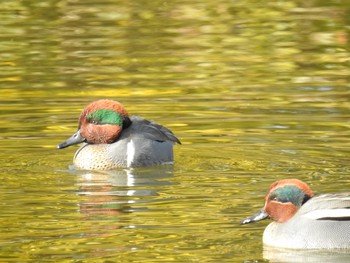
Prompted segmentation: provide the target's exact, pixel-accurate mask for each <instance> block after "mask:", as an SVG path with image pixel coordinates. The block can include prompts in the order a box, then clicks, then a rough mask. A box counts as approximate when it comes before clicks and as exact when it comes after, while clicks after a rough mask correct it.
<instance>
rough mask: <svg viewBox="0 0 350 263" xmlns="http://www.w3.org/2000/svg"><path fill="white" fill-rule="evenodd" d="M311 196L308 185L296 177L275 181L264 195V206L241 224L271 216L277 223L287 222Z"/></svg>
mask: <svg viewBox="0 0 350 263" xmlns="http://www.w3.org/2000/svg"><path fill="white" fill-rule="evenodd" d="M312 196H313V193H312V191H311V189H310V187H309V186H308V185H307V184H306V183H304V182H302V181H300V180H298V179H285V180H279V181H276V182H274V183H273V184H271V186H270V188H269V190H268V192H267V194H266V196H265V206H264V207H263V208H262V209H261V210H260V211H259V212H258V213H256V214H255V215H253V216H251V217H248V218H246V219H245V220H243V221H241V224H249V223H253V222H256V221H260V220H263V219H266V218H271V219H273V220H275V221H276V222H278V223H284V222H287V221H288V220H289V219H290V218H292V217H293V216H294V215H295V213H296V212H297V211H298V210H299V208H300V207H301V206H302V205H303V204H304V203H305V202H306V201H307V200H309V199H310V198H311V197H312Z"/></svg>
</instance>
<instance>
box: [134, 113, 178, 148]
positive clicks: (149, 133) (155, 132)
mask: <svg viewBox="0 0 350 263" xmlns="http://www.w3.org/2000/svg"><path fill="white" fill-rule="evenodd" d="M130 119H131V122H132V125H131V129H132V130H133V131H134V132H137V133H140V134H142V135H143V136H144V137H145V138H147V139H150V140H153V141H159V142H164V141H171V142H174V143H178V144H181V142H180V140H179V139H178V138H177V137H176V136H175V135H174V133H173V132H172V131H171V130H169V129H168V128H165V127H164V126H162V125H160V124H158V123H155V122H153V121H148V120H145V119H143V118H141V117H139V116H132V117H131V118H130Z"/></svg>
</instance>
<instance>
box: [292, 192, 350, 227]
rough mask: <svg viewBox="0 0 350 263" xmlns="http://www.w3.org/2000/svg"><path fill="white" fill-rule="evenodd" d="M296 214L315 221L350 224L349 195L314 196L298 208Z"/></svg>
mask: <svg viewBox="0 0 350 263" xmlns="http://www.w3.org/2000/svg"><path fill="white" fill-rule="evenodd" d="M298 214H299V216H302V217H307V218H311V219H315V220H331V221H349V224H350V193H341V194H323V195H319V196H315V197H313V198H311V199H310V200H309V201H307V202H306V203H305V204H304V205H303V206H302V207H301V208H300V210H299V211H298ZM349 227H350V225H349Z"/></svg>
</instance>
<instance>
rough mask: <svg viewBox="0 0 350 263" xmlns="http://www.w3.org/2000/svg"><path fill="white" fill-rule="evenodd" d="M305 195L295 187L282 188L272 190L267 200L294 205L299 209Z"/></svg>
mask: <svg viewBox="0 0 350 263" xmlns="http://www.w3.org/2000/svg"><path fill="white" fill-rule="evenodd" d="M305 195H306V194H305V193H304V192H303V191H302V190H301V189H300V188H298V187H296V186H284V187H281V188H278V189H276V190H274V191H273V192H272V193H271V194H270V196H269V199H270V200H273V199H277V201H278V202H281V203H288V202H291V203H293V204H294V205H296V206H298V207H300V206H301V205H302V204H303V203H304V202H305V201H307V200H305Z"/></svg>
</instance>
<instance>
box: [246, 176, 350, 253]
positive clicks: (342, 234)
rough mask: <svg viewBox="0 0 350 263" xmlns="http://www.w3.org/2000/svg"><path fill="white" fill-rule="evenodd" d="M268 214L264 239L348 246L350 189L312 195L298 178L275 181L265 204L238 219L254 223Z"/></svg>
mask: <svg viewBox="0 0 350 263" xmlns="http://www.w3.org/2000/svg"><path fill="white" fill-rule="evenodd" d="M265 218H270V219H272V220H274V222H272V223H270V224H269V225H268V226H267V227H266V229H265V231H264V234H263V243H264V244H265V245H268V246H272V247H283V248H297V249H338V248H342V249H343V248H347V249H349V248H350V193H339V194H322V195H318V196H314V195H313V192H312V191H311V189H310V187H309V186H308V185H307V184H306V183H304V182H302V181H300V180H298V179H285V180H280V181H277V182H274V183H273V184H272V185H271V186H270V189H269V190H268V192H267V194H266V196H265V206H264V208H263V209H261V210H260V211H259V212H258V213H256V214H255V215H253V216H251V217H248V218H247V219H245V220H243V221H241V224H248V223H253V222H256V221H260V220H263V219H265Z"/></svg>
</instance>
